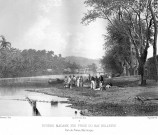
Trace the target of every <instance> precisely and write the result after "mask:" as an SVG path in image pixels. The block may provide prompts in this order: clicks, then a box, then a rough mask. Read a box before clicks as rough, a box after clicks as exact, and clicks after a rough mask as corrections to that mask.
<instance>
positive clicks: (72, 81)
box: [64, 75, 83, 89]
mask: <svg viewBox="0 0 158 135" xmlns="http://www.w3.org/2000/svg"><path fill="white" fill-rule="evenodd" d="M74 86H77V87H83V77H82V76H77V77H76V76H75V75H73V76H71V75H70V76H65V79H64V87H65V88H70V89H71V88H72V87H74Z"/></svg>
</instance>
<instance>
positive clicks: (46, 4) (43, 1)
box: [39, 0, 62, 13]
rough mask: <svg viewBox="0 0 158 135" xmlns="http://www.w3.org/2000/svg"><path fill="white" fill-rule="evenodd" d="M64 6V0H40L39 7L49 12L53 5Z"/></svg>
mask: <svg viewBox="0 0 158 135" xmlns="http://www.w3.org/2000/svg"><path fill="white" fill-rule="evenodd" d="M60 6H62V0H40V3H39V8H40V9H41V10H42V11H44V12H46V13H48V12H49V11H50V10H51V9H52V8H53V7H60Z"/></svg>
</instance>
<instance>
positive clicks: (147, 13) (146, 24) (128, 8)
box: [82, 0, 158, 85]
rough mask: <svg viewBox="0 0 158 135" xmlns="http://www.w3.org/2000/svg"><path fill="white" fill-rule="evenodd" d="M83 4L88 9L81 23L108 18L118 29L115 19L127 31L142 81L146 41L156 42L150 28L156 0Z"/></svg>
mask: <svg viewBox="0 0 158 135" xmlns="http://www.w3.org/2000/svg"><path fill="white" fill-rule="evenodd" d="M85 4H86V5H87V6H89V7H91V9H89V10H88V12H87V13H86V14H85V16H84V17H83V19H82V23H85V24H89V23H90V22H92V21H95V20H96V19H97V18H102V19H106V20H108V22H109V23H110V24H111V25H113V27H115V29H116V30H118V31H119V29H118V27H117V26H118V25H116V26H115V25H114V24H113V22H115V21H114V20H117V23H118V24H119V26H122V27H121V28H122V33H124V35H127V37H128V38H129V39H130V42H131V44H133V45H134V48H135V52H136V58H137V60H138V63H139V73H140V75H141V84H142V85H144V84H145V83H146V82H145V80H144V65H145V62H146V58H147V51H148V48H149V45H150V44H153V42H154V43H155V40H156V38H155V36H154V37H153V35H152V31H154V30H155V27H154V26H155V23H154V22H155V21H154V18H158V15H157V13H158V8H157V7H158V3H157V0H86V1H85ZM152 11H153V12H152ZM154 32H156V30H155V31H154ZM154 34H155V33H154ZM153 45H154V46H155V44H153ZM154 50H155V49H154Z"/></svg>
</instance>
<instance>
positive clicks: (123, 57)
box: [101, 19, 133, 75]
mask: <svg viewBox="0 0 158 135" xmlns="http://www.w3.org/2000/svg"><path fill="white" fill-rule="evenodd" d="M113 24H114V25H115V27H117V30H116V28H115V27H114V26H113V25H111V24H110V23H109V24H108V26H107V35H106V36H105V39H106V42H105V44H104V46H105V48H106V52H105V56H104V57H103V59H102V61H101V62H102V65H103V66H104V68H105V69H107V70H108V71H110V72H112V73H119V74H122V72H123V67H124V66H125V67H130V69H131V70H129V71H132V69H133V60H132V59H133V57H131V56H132V55H131V54H132V53H131V47H130V40H129V38H128V37H127V36H126V35H125V34H124V33H123V32H122V26H120V25H119V24H118V23H117V19H115V20H113ZM130 74H131V75H132V74H133V73H132V72H130Z"/></svg>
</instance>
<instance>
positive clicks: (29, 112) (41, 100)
mask: <svg viewBox="0 0 158 135" xmlns="http://www.w3.org/2000/svg"><path fill="white" fill-rule="evenodd" d="M35 88H37V87H27V88H26V87H12V86H5V87H2V86H1V87H0V116H36V115H37V114H36V113H35V112H34V109H33V108H32V106H31V105H30V104H29V102H28V100H27V99H26V97H29V98H30V99H32V100H37V102H36V108H37V109H38V111H39V113H40V115H41V116H53V117H58V116H64V117H65V116H71V117H72V116H80V113H79V112H80V111H79V110H76V109H72V108H70V107H68V106H69V104H67V103H65V102H63V101H67V99H66V98H60V97H57V96H50V95H45V94H42V93H34V92H29V91H26V89H27V90H28V89H35ZM38 89H39V88H38ZM51 101H57V102H55V103H53V104H51ZM75 112H77V114H76V113H75Z"/></svg>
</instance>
